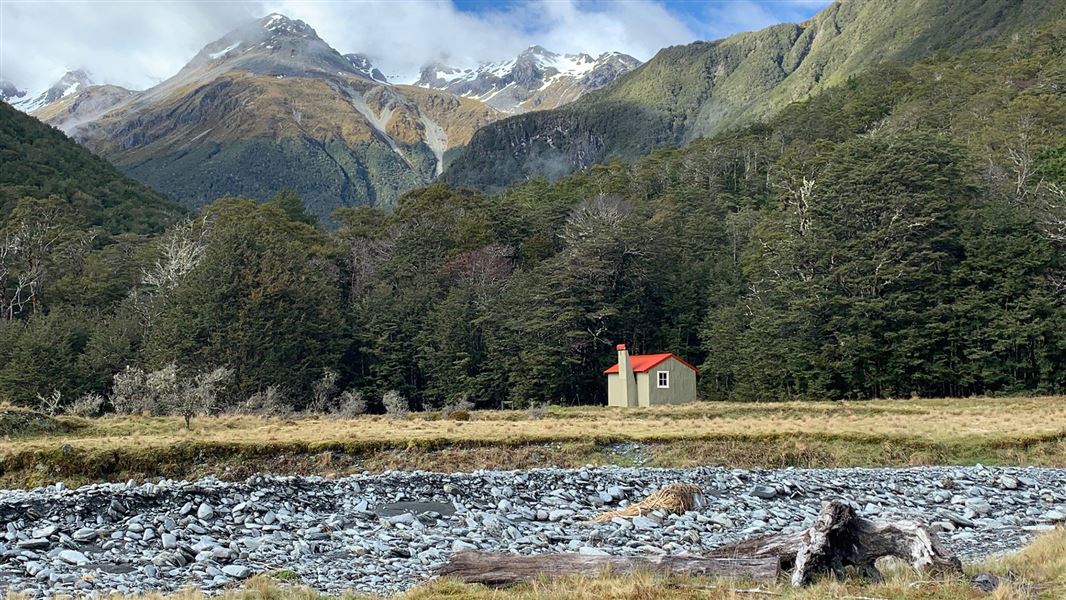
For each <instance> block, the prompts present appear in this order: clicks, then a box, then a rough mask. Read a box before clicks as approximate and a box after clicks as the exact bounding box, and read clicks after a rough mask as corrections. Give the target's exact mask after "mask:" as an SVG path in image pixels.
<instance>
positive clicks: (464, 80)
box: [415, 46, 640, 113]
mask: <svg viewBox="0 0 1066 600" xmlns="http://www.w3.org/2000/svg"><path fill="white" fill-rule="evenodd" d="M639 65H640V61H639V60H637V59H635V58H633V57H632V56H629V55H627V54H621V53H618V52H607V53H604V54H601V55H600V56H598V57H595V58H594V57H592V56H589V55H588V54H557V53H555V52H550V51H548V50H545V49H544V48H542V47H540V46H531V47H529V48H528V49H527V50H525V51H524V52H522V53H521V54H519V55H518V56H517V57H516V58H513V59H511V60H508V61H503V62H493V63H482V64H479V65H478V66H477V67H475V68H472V69H457V68H454V67H449V66H446V65H442V64H440V63H432V64H429V65H426V66H425V67H423V68H422V73H421V77H420V78H419V79H418V81H417V82H415V85H417V86H421V87H426V88H431V89H437V90H446V91H449V92H451V93H453V94H456V95H458V96H463V97H465V98H474V99H476V100H480V101H482V102H484V103H486V104H488V105H489V106H492V107H493V108H496V109H499V110H501V111H503V112H507V113H522V112H527V111H531V110H547V109H551V108H556V107H559V106H562V105H564V104H568V103H570V102H573V101H574V100H577V99H578V98H580V97H581V96H583V95H584V94H585V93H586V92H590V91H592V90H598V89H600V88H601V87H603V86H605V85H607V84H608V83H611V82H612V81H614V80H615V79H617V78H619V77H620V76H622V75H624V74H626V73H628V72H630V71H632V70H633V69H635V68H637V66H639Z"/></svg>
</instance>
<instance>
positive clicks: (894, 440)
mask: <svg viewBox="0 0 1066 600" xmlns="http://www.w3.org/2000/svg"><path fill="white" fill-rule="evenodd" d="M0 430H2V431H3V433H4V437H3V438H2V439H0V486H3V487H32V486H35V485H44V484H47V483H53V482H56V481H64V482H66V483H68V484H82V483H90V482H95V481H117V480H125V479H129V478H138V479H140V478H146V477H157V476H162V477H171V478H195V477H202V476H206V475H217V476H219V477H222V478H225V479H243V478H245V477H248V476H249V475H251V474H253V473H259V472H269V473H280V474H322V475H327V476H341V475H345V474H350V473H358V472H362V471H371V472H379V471H383V470H387V469H425V470H434V471H443V472H455V471H470V470H474V469H486V468H535V467H542V466H547V465H554V466H560V467H576V466H583V465H586V464H594V465H620V466H656V467H690V466H699V465H728V466H736V467H786V466H797V467H850V466H868V467H876V466H912V465H943V464H975V463H983V464H988V465H1034V466H1052V467H1055V466H1066V397H1061V396H1058V397H1036V398H967V399H935V400H878V401H868V402H791V403H750V404H737V403H723V402H700V403H694V404H689V405H683V406H673V407H657V408H650V409H608V408H605V407H581V408H552V409H551V410H549V411H547V412H546V413H543V414H540V413H539V412H526V411H474V412H472V413H470V419H469V420H468V421H459V420H447V419H442V418H441V415H440V414H438V413H415V414H411V415H408V416H406V417H405V418H403V419H388V418H386V417H384V416H364V417H360V418H357V419H352V420H333V419H327V418H320V417H313V418H307V417H302V418H291V419H277V418H271V419H267V418H259V417H246V416H240V417H236V416H235V417H212V418H201V419H194V420H193V423H192V430H191V431H185V430H184V428H183V426H182V422H181V419H180V418H169V417H155V418H148V417H108V418H103V419H80V418H76V417H58V418H55V419H49V418H46V417H42V416H39V415H33V414H28V413H20V412H18V411H15V410H7V411H5V410H4V409H2V408H0Z"/></svg>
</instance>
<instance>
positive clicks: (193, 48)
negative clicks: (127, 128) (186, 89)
mask: <svg viewBox="0 0 1066 600" xmlns="http://www.w3.org/2000/svg"><path fill="white" fill-rule="evenodd" d="M255 8H256V7H255V6H254V5H252V4H242V3H231V4H218V3H208V2H158V3H153V2H138V3H134V2H20V1H18V0H5V1H4V2H0V78H3V79H7V80H10V81H13V82H14V83H16V84H17V85H18V86H19V87H22V88H28V89H30V90H31V91H40V90H42V89H44V88H46V87H47V86H48V85H50V84H51V83H53V82H54V81H55V80H56V79H58V78H59V77H61V76H62V75H63V73H64V72H66V71H68V70H71V69H77V68H85V69H87V70H88V71H89V72H90V73H91V74H92V75H93V77H94V78H95V79H96V80H97V81H105V82H108V83H116V84H118V85H124V86H127V87H133V88H142V87H147V86H150V85H152V84H154V83H157V82H159V81H161V80H163V79H165V78H167V77H169V76H171V75H173V74H174V73H176V72H177V71H178V69H180V68H181V67H182V66H183V65H184V64H185V62H187V61H188V60H189V59H190V58H192V57H193V56H194V55H195V54H196V52H197V51H198V50H199V49H200V47H202V46H203V45H204V44H205V43H206V42H208V41H210V40H212V39H214V38H217V37H220V36H221V35H223V34H224V33H225V32H226V31H228V30H229V29H232V27H233V26H234V25H235V24H236V23H239V22H240V21H241V20H244V19H248V18H250V17H251V16H252V15H253V14H255V12H257V11H256V9H255Z"/></svg>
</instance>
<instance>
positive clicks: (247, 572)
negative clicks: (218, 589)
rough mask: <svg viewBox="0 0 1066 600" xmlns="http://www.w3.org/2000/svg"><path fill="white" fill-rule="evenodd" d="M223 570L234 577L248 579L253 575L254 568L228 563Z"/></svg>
mask: <svg viewBox="0 0 1066 600" xmlns="http://www.w3.org/2000/svg"><path fill="white" fill-rule="evenodd" d="M222 572H223V573H224V574H226V575H227V576H229V577H232V578H234V579H246V578H248V577H250V576H251V575H252V570H251V569H249V568H248V567H245V566H243V565H226V566H224V567H222Z"/></svg>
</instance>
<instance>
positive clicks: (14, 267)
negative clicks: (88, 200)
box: [0, 205, 91, 320]
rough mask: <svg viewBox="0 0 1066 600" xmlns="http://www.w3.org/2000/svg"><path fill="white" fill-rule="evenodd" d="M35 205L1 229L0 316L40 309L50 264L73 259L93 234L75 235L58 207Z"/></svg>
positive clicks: (86, 244) (11, 317) (12, 316)
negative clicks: (33, 209)
mask: <svg viewBox="0 0 1066 600" xmlns="http://www.w3.org/2000/svg"><path fill="white" fill-rule="evenodd" d="M34 208H37V209H39V210H35V211H27V212H28V213H29V214H27V215H26V216H22V217H16V218H14V219H13V220H12V222H11V223H9V224H8V225H7V226H6V227H4V228H3V230H0V319H6V320H10V319H14V318H15V316H16V315H18V314H21V313H22V312H23V311H24V310H26V309H27V308H29V309H30V310H32V311H33V312H37V310H38V309H39V302H38V297H39V295H40V292H41V290H42V289H43V287H44V286H45V285H46V283H47V281H48V276H49V275H50V271H51V267H52V266H53V265H54V264H56V263H57V262H67V261H69V260H70V259H73V258H74V257H75V256H76V255H77V253H79V252H81V251H84V248H85V247H87V246H88V241H89V240H91V234H81V235H75V234H74V231H73V230H72V228H71V227H70V226H69V224H68V222H67V220H66V219H64V218H63V214H62V211H61V210H60V207H59V206H55V205H53V206H47V205H45V206H44V207H40V206H36V205H35V207H34ZM57 259H58V260H57Z"/></svg>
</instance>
